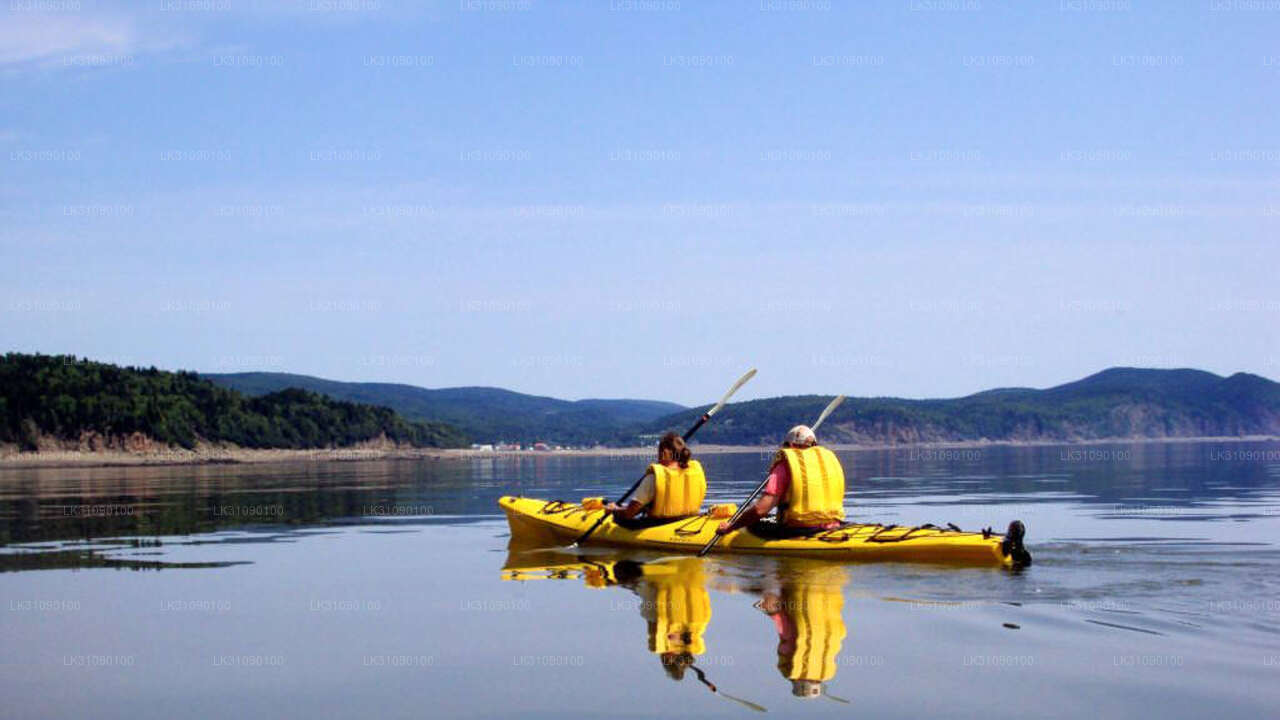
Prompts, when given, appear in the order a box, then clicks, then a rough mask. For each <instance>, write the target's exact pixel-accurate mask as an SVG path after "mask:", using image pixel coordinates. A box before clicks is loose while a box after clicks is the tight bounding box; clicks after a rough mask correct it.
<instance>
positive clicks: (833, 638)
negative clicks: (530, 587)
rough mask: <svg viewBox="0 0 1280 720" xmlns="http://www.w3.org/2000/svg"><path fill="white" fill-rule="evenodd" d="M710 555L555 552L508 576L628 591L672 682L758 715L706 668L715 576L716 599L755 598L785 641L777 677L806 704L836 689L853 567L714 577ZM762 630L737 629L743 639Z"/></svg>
mask: <svg viewBox="0 0 1280 720" xmlns="http://www.w3.org/2000/svg"><path fill="white" fill-rule="evenodd" d="M708 562H709V561H707V560H704V559H703V558H696V557H683V558H674V559H673V558H663V559H658V560H652V561H648V562H642V561H638V560H632V559H609V558H603V557H596V556H577V557H566V556H564V555H563V554H559V553H556V552H555V551H512V552H510V553H509V554H508V556H507V561H506V563H505V564H504V565H503V568H502V578H503V579H504V580H512V581H528V580H543V579H550V580H579V579H580V580H582V581H583V584H584V586H585V587H587V588H592V589H603V588H612V587H617V588H623V589H626V590H629V591H631V592H632V593H634V594H635V596H636V600H635V606H636V610H637V611H638V612H639V614H640V616H641V617H642V618H644V620H645V623H646V632H647V640H646V642H647V648H648V650H649V652H651V653H653V654H655V655H657V656H658V659H659V662H661V664H662V667H663V669H664V670H665V671H666V674H667V677H669V678H671V679H672V680H677V681H678V680H682V679H684V678H685V677H686V675H687V674H688V673H690V672H692V673H693V674H694V675H695V676H696V677H697V679H698V680H699V681H700V682H702V683H703V684H704V685H706V686H707V687H708V688H709V689H710V690H711V691H712V692H716V693H718V694H720V695H722V696H724V697H727V698H728V699H730V700H734V701H737V702H739V703H742V704H745V705H747V706H748V707H751V708H752V709H757V710H763V708H762V707H761V706H759V705H757V704H756V703H753V702H750V701H747V700H744V699H742V698H737V697H734V696H730V695H727V694H726V693H724V692H723V691H722V690H720V689H719V688H718V687H717V686H716V685H715V684H714V683H713V682H712V681H711V679H710V678H709V673H708V672H707V670H705V669H704V668H702V667H700V666H699V662H698V661H699V657H700V656H702V655H704V654H705V653H706V652H707V643H706V639H705V637H706V631H707V627H708V626H709V624H710V623H711V618H712V600H711V597H712V596H711V594H710V593H709V592H708V591H707V587H708V575H709V574H711V573H714V578H713V580H714V582H713V587H714V588H715V589H716V590H717V591H719V592H722V593H725V594H723V595H719V596H718V597H719V599H718V601H717V602H722V603H729V602H741V601H742V600H741V599H740V598H738V597H736V596H738V595H746V596H748V597H754V598H756V600H755V602H754V603H753V604H752V607H754V608H756V609H757V610H759V612H760V613H761V615H763V616H764V622H766V623H767V624H768V625H769V626H770V627H771V628H772V629H773V630H774V632H775V633H776V635H777V672H778V674H779V676H780V677H781V680H782V681H784V682H785V683H787V685H788V686H789V688H790V691H791V694H792V695H794V696H795V697H798V698H806V699H812V698H819V697H825V698H827V699H830V700H835V701H839V702H847V701H846V700H844V699H842V698H839V697H836V696H834V695H830V694H829V693H827V691H826V687H827V684H828V683H829V682H830V681H831V680H833V679H834V678H835V677H836V674H837V672H838V671H839V663H838V659H839V657H840V650H841V648H842V646H843V644H844V640H845V637H846V636H847V635H848V630H847V628H846V626H845V622H844V591H845V585H846V584H847V582H848V569H847V568H846V567H845V566H844V565H839V564H833V563H827V562H822V561H818V560H809V559H799V558H796V559H791V558H778V559H776V560H775V561H772V562H770V563H769V564H768V565H767V566H765V569H764V571H763V572H760V573H751V574H749V575H747V576H741V575H736V574H732V573H721V572H715V571H711V570H709V569H708V568H709V566H708V564H707V563H708ZM757 629H758V628H755V627H741V628H732V629H731V630H730V631H731V632H734V633H738V634H742V635H744V636H748V635H754V634H756V630H757Z"/></svg>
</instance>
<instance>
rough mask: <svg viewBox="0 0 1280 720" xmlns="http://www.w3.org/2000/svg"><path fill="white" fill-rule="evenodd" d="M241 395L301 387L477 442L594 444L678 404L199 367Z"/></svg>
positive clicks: (671, 410) (676, 408)
mask: <svg viewBox="0 0 1280 720" xmlns="http://www.w3.org/2000/svg"><path fill="white" fill-rule="evenodd" d="M202 377H204V378H205V379H208V380H210V381H212V382H214V383H216V384H218V385H221V386H223V387H227V388H231V389H234V390H238V391H240V392H243V393H245V394H247V395H261V394H264V393H269V392H276V391H279V390H283V389H285V388H302V389H304V390H310V391H312V392H318V393H323V394H325V395H328V396H329V397H333V398H337V399H340V400H347V401H351V402H360V403H370V404H374V405H383V406H386V407H389V408H391V409H392V410H395V411H396V412H398V413H400V414H401V415H404V416H405V417H406V418H409V419H411V420H421V421H434V422H444V423H447V424H449V425H452V426H454V427H457V428H458V429H460V430H461V431H462V432H464V433H466V435H467V436H468V437H470V438H471V439H472V440H474V441H476V442H497V441H501V440H508V441H517V442H534V441H544V442H550V443H562V444H573V445H581V444H592V443H595V442H597V441H600V440H607V439H613V438H615V437H617V436H618V435H619V434H620V433H622V432H623V431H624V429H627V428H634V427H638V426H640V425H643V424H647V423H650V422H652V421H654V420H656V419H657V418H660V417H663V416H667V415H671V414H673V413H677V412H680V411H683V410H684V409H685V408H684V406H683V405H678V404H676V403H671V402H661V401H657V400H577V401H570V400H559V399H556V398H550V397H541V396H537V395H525V394H523V393H518V392H512V391H510V390H503V389H501V388H492V387H456V388H443V389H435V390H432V389H428V388H422V387H417V386H414V385H399V384H392V383H354V382H338V381H335V380H325V379H322V378H317V377H311V376H309V375H292V374H289V373H253V372H251V373H229V374H205V375H203V376H202Z"/></svg>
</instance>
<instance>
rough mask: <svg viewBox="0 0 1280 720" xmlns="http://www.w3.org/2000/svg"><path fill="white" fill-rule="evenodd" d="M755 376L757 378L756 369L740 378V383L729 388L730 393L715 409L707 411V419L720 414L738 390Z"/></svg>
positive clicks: (721, 399) (725, 395) (726, 394)
mask: <svg viewBox="0 0 1280 720" xmlns="http://www.w3.org/2000/svg"><path fill="white" fill-rule="evenodd" d="M755 376H756V369H755V368H751V369H750V370H748V371H747V372H746V373H744V374H743V375H742V377H740V378H738V382H736V383H734V384H733V387H731V388H729V392H727V393H725V394H724V397H722V398H720V402H718V403H716V404H715V407H713V408H711V409H710V410H708V411H707V413H706V415H707V417H711V416H712V415H715V414H716V413H718V412H720V408H722V407H724V406H725V405H726V404H727V403H728V402H729V398H731V397H733V394H734V393H736V392H738V390H739V389H740V388H741V387H742V386H743V385H746V384H747V381H748V380H750V379H751V378H753V377H755Z"/></svg>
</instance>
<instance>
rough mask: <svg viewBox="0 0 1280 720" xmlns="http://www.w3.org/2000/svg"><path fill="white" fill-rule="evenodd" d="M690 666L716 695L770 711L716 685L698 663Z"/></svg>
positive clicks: (700, 680)
mask: <svg viewBox="0 0 1280 720" xmlns="http://www.w3.org/2000/svg"><path fill="white" fill-rule="evenodd" d="M689 667H690V668H692V669H693V672H694V674H696V675H697V676H698V682H700V683H702V684H703V685H706V686H707V689H708V690H710V691H711V692H713V693H715V694H716V695H718V696H720V697H722V698H724V699H725V700H732V701H734V702H736V703H738V704H739V705H742V706H743V707H746V708H749V709H751V710H755V711H756V712H769V710H768V709H767V708H765V707H764V706H763V705H757V704H756V703H753V702H751V701H750V700H743V699H742V698H740V697H734V696H732V695H730V694H729V693H727V692H724V691H723V690H721V689H720V688H718V687H716V686H715V683H713V682H711V681H710V680H708V679H707V674H706V673H705V672H703V671H702V669H701V668H699V667H698V666H697V665H690V666H689Z"/></svg>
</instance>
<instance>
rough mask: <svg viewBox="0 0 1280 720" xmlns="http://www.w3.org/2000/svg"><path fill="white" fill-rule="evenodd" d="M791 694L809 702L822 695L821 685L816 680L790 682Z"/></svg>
mask: <svg viewBox="0 0 1280 720" xmlns="http://www.w3.org/2000/svg"><path fill="white" fill-rule="evenodd" d="M791 694H792V695H795V696H796V697H798V698H805V699H806V700H811V699H813V698H816V697H819V696H820V695H822V683H820V682H818V681H817V680H792V681H791Z"/></svg>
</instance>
